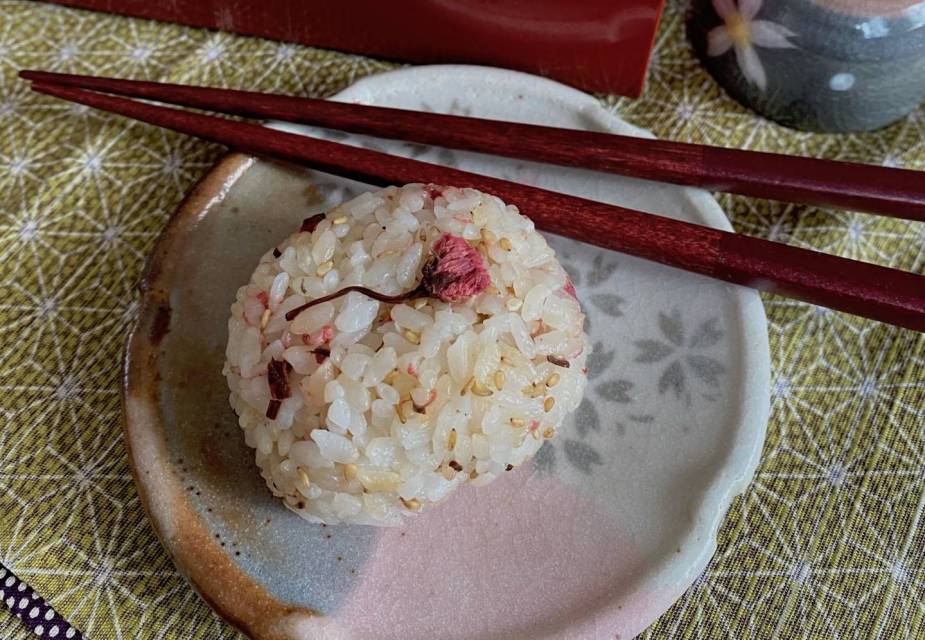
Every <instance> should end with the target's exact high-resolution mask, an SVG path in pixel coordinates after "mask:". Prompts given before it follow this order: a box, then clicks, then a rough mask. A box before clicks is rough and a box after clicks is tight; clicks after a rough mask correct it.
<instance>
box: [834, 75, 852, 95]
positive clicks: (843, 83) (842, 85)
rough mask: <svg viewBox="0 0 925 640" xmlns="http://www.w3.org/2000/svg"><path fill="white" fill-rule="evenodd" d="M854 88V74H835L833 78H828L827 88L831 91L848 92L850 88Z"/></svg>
mask: <svg viewBox="0 0 925 640" xmlns="http://www.w3.org/2000/svg"><path fill="white" fill-rule="evenodd" d="M853 86H854V74H853V73H847V72H842V73H836V74H835V75H834V76H832V77H831V78H829V88H830V89H831V90H832V91H848V90H849V89H851V87H853Z"/></svg>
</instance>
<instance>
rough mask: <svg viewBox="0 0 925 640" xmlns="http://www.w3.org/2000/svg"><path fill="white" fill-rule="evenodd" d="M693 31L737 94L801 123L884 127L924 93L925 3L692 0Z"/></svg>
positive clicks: (709, 64)
mask: <svg viewBox="0 0 925 640" xmlns="http://www.w3.org/2000/svg"><path fill="white" fill-rule="evenodd" d="M688 37H689V39H690V41H691V43H692V44H693V47H694V50H695V52H696V53H697V55H698V56H699V57H700V60H701V62H702V63H703V65H704V66H705V67H706V69H707V70H708V71H709V72H710V73H711V74H712V75H713V77H714V78H716V80H717V81H718V82H719V83H720V84H721V85H723V87H724V88H725V89H726V90H727V91H728V92H729V94H730V95H731V96H732V97H734V98H735V99H736V100H738V101H739V102H741V103H743V104H744V105H746V106H748V107H750V108H752V109H754V110H755V111H758V112H759V113H761V114H762V115H764V116H766V117H768V118H770V119H772V120H776V121H778V122H780V123H782V124H785V125H787V126H791V127H796V128H798V129H806V130H810V131H824V132H846V131H868V130H872V129H877V128H880V127H883V126H886V125H888V124H890V123H892V122H895V121H896V120H898V119H900V118H902V117H903V116H905V115H906V114H907V113H909V112H910V111H912V110H913V109H914V108H915V107H916V106H917V105H918V104H919V103H920V102H921V101H922V99H923V97H925V2H917V1H913V0H908V1H904V0H894V1H892V2H890V1H886V2H862V1H849V0H694V1H693V3H692V7H691V11H690V13H689V17H688Z"/></svg>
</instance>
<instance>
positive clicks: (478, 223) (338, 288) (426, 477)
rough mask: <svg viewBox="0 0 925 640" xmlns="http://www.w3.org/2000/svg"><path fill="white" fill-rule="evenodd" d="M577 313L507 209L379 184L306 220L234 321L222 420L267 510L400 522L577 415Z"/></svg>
mask: <svg viewBox="0 0 925 640" xmlns="http://www.w3.org/2000/svg"><path fill="white" fill-rule="evenodd" d="M583 326H584V314H583V313H582V310H581V307H580V305H579V303H578V300H577V299H576V297H575V289H574V288H573V287H572V285H571V282H570V281H569V278H568V276H567V275H566V273H565V271H564V269H563V268H562V266H561V265H560V264H559V262H558V261H557V260H556V257H555V254H554V252H553V250H552V249H551V248H550V247H549V245H548V244H547V242H546V240H545V239H544V238H543V236H541V235H540V234H539V233H538V232H537V231H536V230H535V229H534V226H533V223H532V222H531V221H530V220H529V219H528V218H526V217H524V216H523V215H521V214H520V213H519V212H518V210H517V208H516V207H513V206H511V205H506V204H505V203H504V202H502V201H501V200H500V199H498V198H496V197H494V196H491V195H487V194H484V193H481V192H479V191H476V190H473V189H460V188H454V187H441V186H436V185H422V184H409V185H406V186H403V187H388V188H386V189H383V190H381V191H377V192H370V193H364V194H363V195H361V196H359V197H357V198H355V199H353V200H351V201H349V202H346V203H344V204H341V205H339V206H337V207H335V208H333V209H332V210H330V211H328V212H327V213H325V214H319V215H317V216H313V217H311V218H307V219H306V220H305V221H304V223H303V224H302V227H301V228H300V229H299V230H298V231H297V232H296V233H294V234H292V235H291V236H290V237H289V238H288V239H286V240H285V241H284V242H282V243H281V244H280V245H278V246H277V247H275V248H272V249H271V250H269V251H267V253H266V254H265V255H264V256H263V257H262V258H261V260H260V263H259V264H258V265H257V268H256V270H255V271H254V273H253V276H252V277H251V280H250V282H249V283H248V284H247V285H245V286H243V287H241V288H240V289H239V290H238V292H237V296H236V299H235V302H234V304H233V305H232V307H231V318H230V319H229V321H228V333H229V337H228V346H227V350H226V362H225V366H224V374H225V376H226V378H227V381H228V387H229V389H230V392H231V393H230V401H231V406H232V408H233V409H234V411H235V412H236V413H237V415H238V417H239V423H240V425H241V428H242V429H243V431H244V436H245V440H246V442H247V445H248V446H249V447H251V448H252V449H254V452H255V460H256V463H257V466H258V467H259V469H260V473H261V475H262V476H263V478H264V479H265V480H266V483H267V486H268V487H269V489H270V491H271V492H272V493H273V495H275V496H277V497H279V498H281V499H282V500H283V501H284V502H285V504H286V506H287V507H288V508H289V509H291V510H292V511H294V512H295V513H297V514H298V515H300V516H301V517H303V518H305V519H306V520H309V521H312V522H321V523H326V524H336V523H352V524H372V525H396V524H400V523H401V522H402V521H403V518H405V517H406V516H409V515H411V514H414V513H416V512H418V511H420V510H422V509H426V508H429V507H431V506H433V505H436V504H437V503H439V502H440V501H441V500H443V499H445V498H446V497H447V496H448V495H449V494H450V493H451V492H452V491H453V490H454V489H456V488H457V487H459V486H460V485H461V484H463V483H466V482H471V483H473V484H484V483H488V482H491V481H492V480H494V479H495V478H497V477H498V476H501V475H503V474H504V473H505V472H507V471H510V470H512V469H514V468H515V467H517V466H519V465H522V464H524V463H525V462H527V461H529V460H530V459H531V458H532V456H533V455H534V454H535V453H536V452H537V451H538V450H539V448H540V447H541V446H542V444H543V442H544V441H545V440H547V439H549V438H553V437H555V435H556V430H557V428H558V427H559V426H560V425H561V424H562V422H563V420H564V419H565V418H566V416H567V415H568V414H569V413H570V412H571V411H573V410H575V408H577V407H578V404H579V403H580V401H581V397H582V394H583V392H584V389H585V385H586V382H587V380H586V368H585V360H586V358H587V355H588V353H589V349H590V347H589V343H588V337H587V336H586V335H585V333H584V331H583Z"/></svg>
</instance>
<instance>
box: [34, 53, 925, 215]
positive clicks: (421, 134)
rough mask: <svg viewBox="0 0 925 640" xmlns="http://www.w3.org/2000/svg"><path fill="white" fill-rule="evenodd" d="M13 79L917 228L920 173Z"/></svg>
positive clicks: (206, 94)
mask: <svg viewBox="0 0 925 640" xmlns="http://www.w3.org/2000/svg"><path fill="white" fill-rule="evenodd" d="M20 76H22V77H23V78H25V79H28V80H33V81H36V82H52V83H54V84H59V85H68V86H75V87H81V88H85V89H93V90H95V91H105V92H107V93H115V94H120V95H126V96H133V97H137V98H147V99H151V100H159V101H162V102H170V103H173V104H179V105H184V106H187V107H195V108H199V109H208V110H212V111H219V112H222V113H227V114H235V115H242V116H248V117H256V118H275V119H278V120H284V121H286V122H297V123H302V124H311V125H316V126H321V127H327V128H331V129H341V130H344V131H352V132H355V133H363V134H369V135H375V136H380V137H384V138H395V139H400V140H409V141H413V142H420V143H424V144H432V145H438V146H443V147H451V148H455V149H466V150H470V151H479V152H483V153H491V154H494V155H501V156H508V157H513V158H522V159H524V160H534V161H541V162H550V163H553V164H561V165H565V166H569V167H585V168H588V169H594V170H598V171H607V172H611V173H617V174H620V175H627V176H631V177H634V178H644V179H648V180H659V181H662V182H672V183H675V184H681V185H688V186H694V187H702V188H705V189H709V190H712V191H726V192H730V193H739V194H742V195H747V196H754V197H760V198H770V199H773V200H783V201H787V202H802V203H806V204H811V205H818V206H834V207H841V208H845V209H852V210H857V211H867V212H871V213H879V214H883V215H888V216H893V217H897V218H907V219H910V220H925V173H922V172H917V171H911V170H907V169H896V168H891V167H879V166H874V165H866V164H857V163H849V162H836V161H833V160H819V159H815V158H804V157H799V156H787V155H782V154H774V153H762V152H756V151H744V150H741V149H726V148H722V147H710V146H705V145H698V144H687V143H681V142H669V141H665V140H649V139H642V138H635V137H631V136H622V135H615V134H609V133H598V132H593V131H576V130H572V129H561V128H556V127H545V126H539V125H531V124H521V123H513V122H501V121H498V120H484V119H479V118H469V117H462V116H451V115H443V114H435V113H423V112H418V111H408V110H404V109H391V108H385V107H372V106H365V105H359V104H345V103H339V102H331V101H329V100H316V99H312V98H297V97H293V96H282V95H274V94H265V93H254V92H250V91H235V90H230V89H214V88H208V87H194V86H187V85H173V84H162V83H157V82H142V81H138V80H122V79H118V78H101V77H94V76H80V75H72V74H61V73H50V72H46V71H22V72H20Z"/></svg>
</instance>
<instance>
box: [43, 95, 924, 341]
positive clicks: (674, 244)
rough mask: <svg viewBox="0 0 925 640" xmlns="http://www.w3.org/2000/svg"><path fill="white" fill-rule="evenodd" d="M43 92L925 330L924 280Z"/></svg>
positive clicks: (503, 186)
mask: <svg viewBox="0 0 925 640" xmlns="http://www.w3.org/2000/svg"><path fill="white" fill-rule="evenodd" d="M32 88H33V89H34V90H35V91H38V92H40V93H45V94H48V95H52V96H57V97H59V98H63V99H65V100H70V101H72V102H78V103H81V104H85V105H88V106H91V107H96V108H99V109H103V110H105V111H110V112H113V113H118V114H122V115H125V116H128V117H130V118H134V119H136V120H141V121H143V122H148V123H150V124H154V125H157V126H160V127H165V128H168V129H173V130H175V131H180V132H182V133H186V134H189V135H193V136H198V137H200V138H203V139H206V140H211V141H213V142H218V143H222V144H226V145H229V146H231V147H235V148H237V149H240V150H241V151H244V152H247V153H252V154H256V155H262V156H268V157H272V158H277V159H281V160H287V161H291V162H297V163H300V164H304V165H308V166H310V167H313V168H315V169H318V170H321V171H326V172H329V173H334V174H338V175H342V176H346V177H350V178H354V179H357V180H362V181H364V182H367V183H371V184H376V185H385V184H404V183H408V182H424V183H428V182H432V183H438V184H449V185H455V186H467V187H473V188H476V189H479V190H481V191H485V192H488V193H492V194H494V195H497V196H498V197H500V198H502V199H504V200H506V201H507V202H509V203H511V204H515V205H517V206H518V207H519V208H520V210H521V211H522V212H524V213H525V214H527V215H529V216H530V217H531V218H532V219H533V221H534V222H535V223H536V226H537V227H538V228H539V229H542V230H545V231H549V232H552V233H557V234H560V235H563V236H567V237H570V238H575V239H578V240H582V241H584V242H588V243H591V244H594V245H597V246H600V247H604V248H607V249H613V250H615V251H620V252H623V253H626V254H629V255H634V256H638V257H641V258H645V259H648V260H653V261H655V262H660V263H662V264H666V265H669V266H672V267H677V268H679V269H684V270H686V271H690V272H694V273H699V274H703V275H706V276H710V277H713V278H718V279H721V280H725V281H728V282H733V283H736V284H742V285H746V286H750V287H753V288H756V289H760V290H763V291H770V292H772V293H777V294H780V295H785V296H789V297H792V298H796V299H800V300H805V301H807V302H811V303H814V304H817V305H822V306H826V307H831V308H833V309H838V310H840V311H846V312H848V313H853V314H857V315H861V316H865V317H868V318H872V319H875V320H880V321H882V322H888V323H891V324H895V325H898V326H902V327H907V328H910V329H914V330H917V331H925V277H923V276H919V275H916V274H912V273H908V272H905V271H898V270H895V269H889V268H886V267H880V266H877V265H872V264H868V263H865V262H857V261H854V260H848V259H846V258H839V257H836V256H830V255H826V254H823V253H817V252H815V251H809V250H806V249H800V248H797V247H791V246H787V245H782V244H777V243H774V242H770V241H767V240H761V239H758V238H751V237H748V236H741V235H737V234H735V233H730V232H726V231H720V230H717V229H712V228H709V227H704V226H701V225H696V224H691V223H689V222H682V221H679V220H673V219H671V218H666V217H662V216H657V215H652V214H648V213H642V212H640V211H634V210H632V209H625V208H623V207H617V206H613V205H608V204H604V203H601V202H594V201H591V200H585V199H583V198H577V197H574V196H569V195H566V194H562V193H556V192H553V191H547V190H545V189H539V188H536V187H530V186H526V185H522V184H517V183H514V182H508V181H506V180H500V179H497V178H491V177H488V176H482V175H478V174H474V173H468V172H466V171H460V170H458V169H452V168H448V167H441V166H438V165H433V164H429V163H426V162H420V161H417V160H410V159H407V158H401V157H397V156H391V155H389V154H386V153H381V152H377V151H371V150H368V149H361V148H358V147H352V146H349V145H343V144H339V143H336V142H329V141H325V140H318V139H315V138H311V137H307V136H301V135H297V134H293V133H286V132H283V131H276V130H273V129H267V128H265V127H262V126H260V125H256V124H251V123H247V122H238V121H234V120H228V119H225V118H219V117H215V116H210V115H205V114H199V113H193V112H189V111H184V110H180V109H172V108H167V107H161V106H157V105H152V104H147V103H143V102H136V101H134V100H130V99H126V98H119V97H116V96H110V95H105V94H101V93H95V92H92V91H87V90H84V89H78V88H73V87H64V86H59V85H52V84H45V83H35V84H33V86H32Z"/></svg>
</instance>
